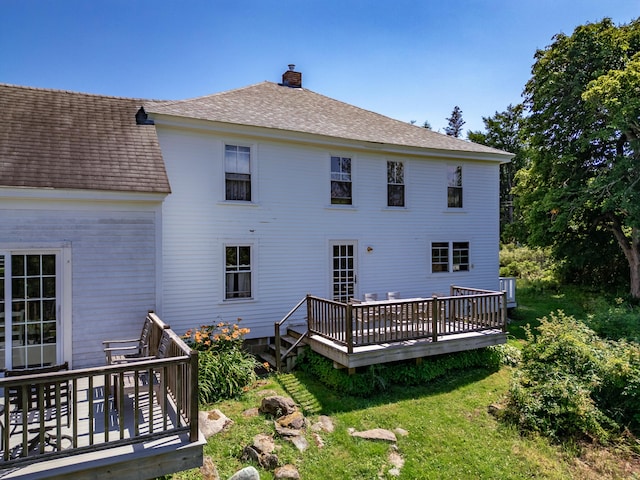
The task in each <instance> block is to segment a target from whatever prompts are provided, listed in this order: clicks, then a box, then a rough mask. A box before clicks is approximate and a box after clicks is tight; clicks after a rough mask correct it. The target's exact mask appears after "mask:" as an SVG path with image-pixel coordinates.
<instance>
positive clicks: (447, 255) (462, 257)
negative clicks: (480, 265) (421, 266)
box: [431, 242, 469, 273]
mask: <svg viewBox="0 0 640 480" xmlns="http://www.w3.org/2000/svg"><path fill="white" fill-rule="evenodd" d="M468 271H469V242H451V243H450V242H433V243H432V244H431V272H432V273H438V272H468Z"/></svg>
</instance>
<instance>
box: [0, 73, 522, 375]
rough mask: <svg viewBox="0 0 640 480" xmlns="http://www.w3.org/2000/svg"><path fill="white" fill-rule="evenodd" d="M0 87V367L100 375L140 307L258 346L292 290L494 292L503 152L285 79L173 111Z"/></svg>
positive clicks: (337, 295)
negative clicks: (112, 342)
mask: <svg viewBox="0 0 640 480" xmlns="http://www.w3.org/2000/svg"><path fill="white" fill-rule="evenodd" d="M0 88H1V89H2V95H0V112H2V113H1V114H0V163H1V165H2V168H1V169H0V198H1V199H2V202H1V203H0V215H1V217H2V222H0V282H1V283H2V285H1V288H0V292H1V293H2V296H1V297H0V315H2V317H3V322H2V324H0V362H2V363H1V364H0V367H4V368H16V367H17V368H19V367H24V366H37V365H45V364H49V363H61V362H64V361H68V362H69V363H70V365H72V366H73V367H75V368H77V367H83V366H91V365H99V364H101V363H102V362H103V358H102V348H101V341H102V340H103V339H106V338H114V333H118V336H125V337H131V336H135V335H136V334H137V333H138V332H139V329H140V325H141V322H142V319H143V318H144V315H145V314H146V312H147V311H148V310H154V311H156V312H158V314H159V315H160V316H161V317H162V318H163V320H164V321H165V322H166V323H168V324H169V325H171V327H172V328H173V329H174V330H175V331H176V332H178V333H182V332H185V331H186V330H188V329H189V328H192V327H197V326H199V325H202V324H212V323H219V322H236V321H237V319H238V318H241V319H242V325H243V326H245V327H248V328H250V330H251V333H250V335H249V337H250V338H265V337H269V336H272V335H273V325H274V322H276V321H278V320H280V319H281V318H282V317H283V316H284V315H285V314H286V313H287V312H288V311H289V310H290V309H291V308H292V307H293V306H294V305H295V304H296V303H297V302H298V301H299V300H300V299H302V298H303V297H304V296H305V295H306V294H312V295H316V296H318V297H323V298H328V299H335V300H340V301H346V300H349V299H353V298H356V299H357V298H364V296H365V295H366V294H377V295H378V297H379V298H384V297H385V296H386V295H387V293H388V292H398V293H399V295H400V296H401V297H403V298H407V297H418V296H419V297H425V296H431V295H432V294H437V293H446V292H448V291H449V286H450V285H451V284H458V285H466V286H470V287H475V288H484V289H491V290H496V289H497V288H498V197H499V195H498V178H499V165H500V163H501V162H504V161H508V160H509V159H510V155H509V154H506V153H504V152H501V151H498V150H494V149H491V148H488V147H485V146H482V145H477V144H473V143H470V142H466V141H463V140H459V139H455V138H452V137H448V136H446V135H442V134H439V133H435V132H432V131H429V130H427V129H424V128H419V127H416V126H413V125H410V124H408V123H405V122H400V121H396V120H393V119H390V118H387V117H384V116H382V115H378V114H376V113H373V112H369V111H366V110H362V109H359V108H357V107H354V106H352V105H348V104H345V103H342V102H339V101H336V100H333V99H331V98H328V97H325V96H323V95H320V94H317V93H315V92H312V91H310V90H307V89H305V88H303V85H302V75H301V73H300V72H296V71H295V70H294V69H293V68H292V69H290V70H288V71H287V72H285V74H284V75H283V79H282V82H281V83H279V84H277V83H272V82H263V83H260V84H257V85H252V86H249V87H245V88H240V89H237V90H232V91H228V92H222V93H219V94H214V95H209V96H205V97H201V98H196V99H192V100H184V101H167V102H158V101H144V100H139V99H122V98H114V97H105V96H98V95H86V94H81V93H72V92H64V91H54V90H42V89H33V88H27V87H16V86H11V85H0ZM9 312H11V314H9Z"/></svg>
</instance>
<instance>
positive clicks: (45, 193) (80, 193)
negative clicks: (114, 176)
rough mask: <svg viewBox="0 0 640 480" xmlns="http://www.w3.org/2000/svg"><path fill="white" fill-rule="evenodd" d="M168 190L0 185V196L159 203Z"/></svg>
mask: <svg viewBox="0 0 640 480" xmlns="http://www.w3.org/2000/svg"><path fill="white" fill-rule="evenodd" d="M169 193H170V192H133V191H115V190H90V189H70V188H51V187H46V188H45V187H13V186H5V185H0V198H2V199H19V200H64V201H79V200H82V201H115V202H146V203H149V202H151V203H161V202H162V201H163V200H164V199H165V197H166V196H167V195H169Z"/></svg>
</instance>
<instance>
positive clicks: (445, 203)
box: [444, 163, 467, 213]
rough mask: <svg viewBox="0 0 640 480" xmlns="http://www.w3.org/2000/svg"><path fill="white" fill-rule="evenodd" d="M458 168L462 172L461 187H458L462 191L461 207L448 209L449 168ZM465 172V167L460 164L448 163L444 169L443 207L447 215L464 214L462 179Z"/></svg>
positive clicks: (464, 200)
mask: <svg viewBox="0 0 640 480" xmlns="http://www.w3.org/2000/svg"><path fill="white" fill-rule="evenodd" d="M451 167H453V168H458V167H460V169H461V170H462V186H461V187H460V188H461V189H462V207H450V206H449V168H451ZM465 170H466V166H465V165H464V164H462V163H455V164H454V163H448V164H447V167H446V169H445V177H444V180H445V192H444V206H445V208H446V212H448V213H459V212H465V209H466V205H467V202H466V198H465V194H464V191H465V187H464V183H465V182H464V178H465V173H464V172H465Z"/></svg>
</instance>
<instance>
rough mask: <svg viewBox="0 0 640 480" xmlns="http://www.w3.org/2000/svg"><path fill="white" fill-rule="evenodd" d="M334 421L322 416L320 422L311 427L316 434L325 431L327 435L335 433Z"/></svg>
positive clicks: (319, 418)
mask: <svg viewBox="0 0 640 480" xmlns="http://www.w3.org/2000/svg"><path fill="white" fill-rule="evenodd" d="M333 428H334V427H333V420H331V417H327V416H326V415H320V416H319V417H318V421H317V422H316V423H314V424H313V425H312V426H311V430H313V431H314V432H320V431H325V432H327V433H332V432H333Z"/></svg>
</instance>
